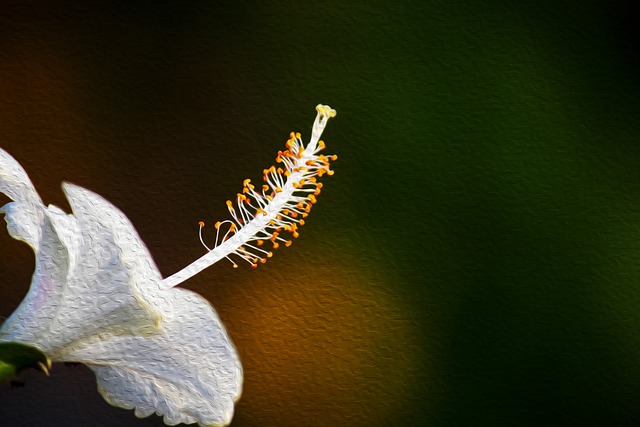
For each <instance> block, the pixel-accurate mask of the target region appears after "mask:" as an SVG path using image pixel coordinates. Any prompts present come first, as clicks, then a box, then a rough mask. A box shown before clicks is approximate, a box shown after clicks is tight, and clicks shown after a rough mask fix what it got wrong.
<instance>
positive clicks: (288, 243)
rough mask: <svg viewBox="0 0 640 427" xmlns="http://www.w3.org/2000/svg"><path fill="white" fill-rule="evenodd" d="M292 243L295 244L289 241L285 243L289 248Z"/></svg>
mask: <svg viewBox="0 0 640 427" xmlns="http://www.w3.org/2000/svg"><path fill="white" fill-rule="evenodd" d="M291 243H293V241H291V240H287V241H286V242H284V245H285V246H287V247H289V246H291Z"/></svg>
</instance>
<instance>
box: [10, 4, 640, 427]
mask: <svg viewBox="0 0 640 427" xmlns="http://www.w3.org/2000/svg"><path fill="white" fill-rule="evenodd" d="M163 3H165V2H163ZM209 3H211V2H190V4H189V5H188V6H184V5H182V4H180V3H179V2H172V3H168V2H166V4H149V5H138V6H131V5H128V4H125V3H123V4H121V5H119V6H118V5H113V4H109V5H107V4H106V3H104V4H98V3H92V4H82V5H79V4H76V5H72V4H71V2H68V3H67V4H65V3H64V2H63V3H57V4H56V5H53V4H49V2H44V1H36V2H29V3H28V4H24V2H5V3H4V4H3V6H2V8H1V10H0V146H1V147H2V148H4V149H6V150H7V151H9V152H10V153H11V154H12V155H13V156H15V157H16V159H17V160H18V161H19V162H20V164H22V165H23V166H24V167H25V169H26V170H27V171H28V172H29V175H30V177H31V179H32V180H33V182H34V184H35V186H36V187H37V188H38V191H39V193H40V195H41V197H42V199H43V201H44V202H45V203H53V204H55V205H58V206H60V207H62V208H63V209H65V210H66V211H67V212H68V211H69V206H68V204H67V202H66V200H65V197H64V194H63V192H62V190H61V188H60V183H61V182H62V181H69V182H72V183H74V184H78V185H81V186H83V187H86V188H88V189H90V190H92V191H95V192H96V193H98V194H101V195H102V196H104V197H105V198H106V199H108V200H109V201H111V202H112V203H114V204H115V205H116V206H118V207H119V208H120V209H121V210H122V211H123V212H124V213H125V214H126V215H127V217H128V218H129V219H130V220H131V222H132V223H133V225H134V226H135V227H136V230H137V231H138V233H139V234H140V236H141V238H142V239H143V240H144V242H145V243H146V244H147V246H148V247H149V250H150V252H151V254H152V256H153V258H154V259H155V261H156V263H157V264H158V268H159V270H160V272H161V273H162V274H163V275H164V276H168V275H170V274H172V273H174V272H176V271H177V270H179V269H180V268H182V267H184V266H185V265H186V264H188V263H189V262H191V261H192V260H194V259H195V258H197V257H198V256H200V255H202V253H203V250H204V249H203V248H202V246H201V245H200V243H199V241H198V234H197V233H198V221H201V220H204V221H209V222H212V221H216V220H218V219H223V218H226V215H227V212H226V206H225V204H224V201H225V200H227V199H229V198H232V197H234V196H235V194H236V193H237V192H239V191H241V189H242V181H243V180H244V179H245V178H251V179H254V180H259V178H260V175H261V172H262V170H263V168H266V167H269V166H271V165H272V164H273V161H274V158H275V156H276V154H277V151H278V150H282V149H283V148H284V141H286V139H287V138H288V135H289V132H290V131H300V132H301V133H302V134H303V136H304V135H308V134H309V132H310V121H309V117H310V115H313V114H314V112H313V107H314V106H315V105H316V104H317V103H320V102H322V103H328V104H330V105H331V106H332V107H335V108H336V109H337V110H338V117H337V118H336V119H335V120H334V121H333V122H331V124H330V125H329V127H328V129H327V132H326V135H324V139H325V141H326V142H327V145H328V146H329V147H331V150H330V151H331V152H332V153H333V152H335V153H336V154H338V156H339V160H338V161H337V162H336V164H335V167H334V169H335V171H336V174H335V176H333V177H331V179H330V180H328V182H327V183H326V186H325V188H323V193H322V197H321V198H320V199H319V202H318V204H317V206H316V207H315V210H314V212H313V213H312V215H311V216H310V217H309V220H308V221H307V224H306V225H305V226H304V229H303V230H302V232H301V236H300V238H299V239H297V240H296V241H295V243H294V244H293V245H292V246H291V247H290V248H283V249H280V250H279V251H278V253H276V254H274V258H273V259H272V260H270V261H269V262H268V263H267V264H265V265H264V266H262V265H261V266H260V267H259V268H258V269H256V270H253V269H250V268H239V269H233V268H231V265H230V264H225V263H224V262H220V263H218V264H216V265H215V266H213V267H212V268H210V269H209V270H207V271H205V272H203V273H202V274H200V275H199V276H196V277H194V278H193V279H191V280H189V281H187V282H185V283H184V284H182V285H181V286H183V287H185V288H187V289H191V290H194V291H196V292H198V293H199V294H201V295H203V296H204V297H205V298H206V299H207V300H208V301H209V302H210V303H211V304H212V305H213V306H214V307H215V309H216V311H217V313H218V315H219V317H220V318H221V320H222V322H223V323H224V325H225V327H226V329H227V331H228V333H229V335H230V336H231V337H232V339H233V342H234V343H235V345H236V347H237V350H238V353H239V355H240V359H241V360H242V363H243V367H244V376H245V383H244V388H243V395H242V398H241V400H240V401H239V403H238V405H237V407H236V413H235V416H234V421H233V423H232V426H234V427H241V426H242V427H244V426H247V427H248V426H301V425H305V426H330V425H344V426H370V425H399V426H447V427H448V426H451V427H453V426H463V425H464V426H466V425H471V426H485V425H486V426H513V425H532V426H540V425H547V426H552V425H558V426H560V425H563V426H566V425H600V426H601V425H637V424H639V423H640V409H638V408H640V406H638V402H639V401H640V332H639V331H640V316H639V315H638V313H639V312H640V311H639V310H640V234H639V230H640V227H639V224H640V173H639V172H638V171H640V149H639V148H638V141H640V138H639V137H640V124H639V123H640V122H639V121H638V118H639V115H640V104H639V103H640V101H639V99H640V98H639V97H638V93H639V89H640V81H639V75H640V63H639V62H638V59H637V56H636V52H637V47H638V45H637V40H638V37H637V33H636V29H635V21H636V20H634V19H633V15H632V14H631V13H630V11H627V10H623V9H621V8H619V7H614V6H611V5H609V4H608V2H597V1H587V2H572V1H556V2H538V1H524V2H518V3H517V4H513V5H510V6H504V5H503V3H504V2H476V1H457V2H395V3H394V2H364V1H353V2H327V3H305V4H302V3H295V2H282V1H268V2H245V3H242V4H237V3H231V2H229V4H226V5H225V4H220V3H218V2H217V4H218V5H216V6H212V5H210V4H209ZM138 4H140V3H139V2H138ZM6 201H8V199H7V200H2V201H0V202H1V203H2V204H4V203H5V202H6ZM0 254H1V256H0V315H1V316H8V315H9V314H10V313H11V312H12V311H13V310H14V309H15V308H16V307H17V305H18V304H19V302H20V301H21V300H22V298H23V297H24V295H25V293H26V291H27V287H28V284H29V281H30V278H31V274H32V272H33V261H34V258H33V255H32V253H31V252H30V249H29V248H28V247H27V245H24V244H21V243H20V242H16V241H14V240H13V239H11V238H10V237H9V236H8V234H7V233H6V232H4V231H1V232H0ZM22 381H23V382H24V383H25V386H24V387H17V388H10V386H9V385H1V386H0V419H1V420H2V424H3V425H4V424H6V425H21V426H42V425H52V426H53V425H67V426H76V425H78V426H80V425H82V426H84V425H93V426H160V425H163V424H162V419H161V418H159V417H150V418H146V419H136V418H135V416H134V415H133V412H132V411H125V410H122V409H119V408H115V407H112V406H110V405H108V404H107V403H105V402H104V400H103V399H102V397H101V396H100V395H99V394H98V393H97V392H96V381H95V376H94V374H93V373H92V372H91V371H90V370H89V369H87V368H85V367H83V366H78V367H69V366H65V365H62V364H56V365H55V366H54V367H53V370H52V375H51V377H50V378H45V377H43V376H41V375H39V374H38V373H36V372H27V373H25V375H24V376H23V379H22Z"/></svg>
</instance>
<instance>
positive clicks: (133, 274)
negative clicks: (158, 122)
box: [62, 183, 171, 316]
mask: <svg viewBox="0 0 640 427" xmlns="http://www.w3.org/2000/svg"><path fill="white" fill-rule="evenodd" d="M62 188H63V190H64V192H65V193H66V195H67V199H68V200H69V204H70V205H71V208H72V209H73V213H74V215H75V217H76V218H77V220H78V222H79V223H80V227H81V228H82V230H83V233H87V234H88V235H89V236H90V241H86V238H85V245H84V248H83V251H82V255H83V262H82V271H78V272H77V274H76V276H77V277H78V278H79V279H81V281H82V282H86V281H91V279H92V278H95V277H96V276H97V275H99V274H100V275H101V277H100V279H101V280H100V282H96V283H94V285H95V286H96V288H97V289H102V290H103V291H104V290H105V283H104V282H105V280H108V279H109V278H107V277H104V276H105V274H107V273H109V274H113V275H115V274H116V272H122V273H126V274H128V275H129V277H128V279H127V280H126V283H122V284H123V285H125V284H126V286H127V291H128V292H130V293H132V295H133V297H134V298H136V300H137V301H138V303H139V304H141V305H143V306H144V307H146V308H147V310H149V311H150V312H153V313H156V314H157V315H160V314H162V315H163V316H171V310H170V307H168V305H167V304H166V303H165V302H164V300H163V299H164V296H163V295H164V293H163V292H162V291H161V288H160V283H161V282H162V276H161V274H160V272H159V271H158V268H157V267H156V265H155V263H154V262H153V258H152V257H151V253H149V250H148V249H147V247H146V246H145V244H144V242H143V241H142V239H141V238H140V236H139V235H138V233H137V232H136V230H135V228H134V227H133V225H132V224H131V222H130V221H129V219H128V218H127V217H126V216H125V215H124V214H123V213H122V212H121V211H120V210H119V209H118V208H116V207H115V206H113V205H112V204H111V203H109V202H108V201H107V200H105V199H104V198H103V197H101V196H99V195H98V194H95V193H93V192H91V191H89V190H87V189H84V188H82V187H78V186H76V185H73V184H69V183H64V184H63V186H62ZM114 257H116V258H117V264H118V268H117V269H114V268H113V267H114V265H113V262H114ZM106 290H107V291H109V292H112V291H113V289H111V288H110V289H106Z"/></svg>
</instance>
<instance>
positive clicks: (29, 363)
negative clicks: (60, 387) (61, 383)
mask: <svg viewBox="0 0 640 427" xmlns="http://www.w3.org/2000/svg"><path fill="white" fill-rule="evenodd" d="M27 368H35V369H38V370H41V371H43V372H44V373H45V374H47V375H49V369H51V359H49V358H48V357H47V356H46V355H45V354H44V353H43V352H41V351H40V350H38V349H37V348H35V347H33V346H30V345H27V344H22V343H18V342H0V382H4V381H9V380H11V378H13V377H14V376H15V375H16V374H18V373H20V371H22V370H24V369H27Z"/></svg>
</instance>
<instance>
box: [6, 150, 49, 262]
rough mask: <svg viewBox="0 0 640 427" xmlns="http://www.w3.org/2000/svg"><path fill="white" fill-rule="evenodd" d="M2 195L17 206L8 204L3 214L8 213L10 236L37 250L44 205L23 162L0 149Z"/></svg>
mask: <svg viewBox="0 0 640 427" xmlns="http://www.w3.org/2000/svg"><path fill="white" fill-rule="evenodd" d="M0 193H4V194H6V195H7V196H9V198H10V199H11V200H13V201H14V202H15V203H8V204H6V205H5V206H3V207H2V208H0V212H2V213H4V214H5V220H6V221H7V229H8V230H9V234H10V235H11V237H13V238H14V239H17V240H23V241H25V242H27V243H28V244H29V245H30V246H31V247H32V248H33V249H34V250H35V249H36V248H37V246H38V241H39V240H40V227H41V226H42V213H41V211H40V209H38V207H39V206H43V205H42V201H41V200H40V196H38V193H37V192H36V189H35V188H34V187H33V184H32V183H31V180H30V179H29V176H28V175H27V173H26V172H25V171H24V169H23V168H22V166H20V163H18V162H17V161H16V159H14V158H13V157H11V155H10V154H9V153H7V152H6V151H4V150H3V149H1V148H0Z"/></svg>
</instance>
